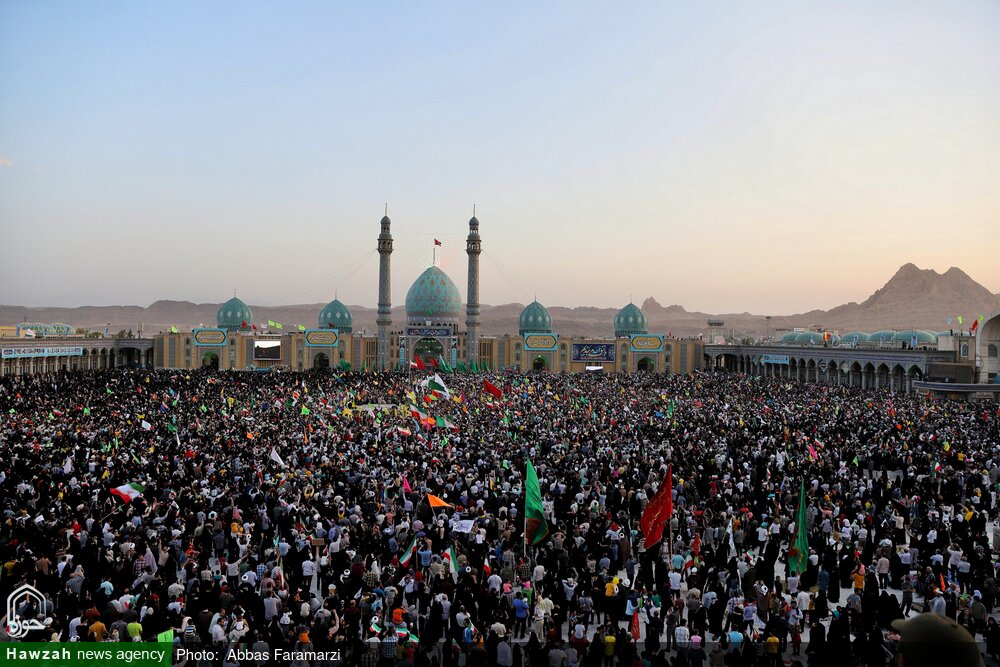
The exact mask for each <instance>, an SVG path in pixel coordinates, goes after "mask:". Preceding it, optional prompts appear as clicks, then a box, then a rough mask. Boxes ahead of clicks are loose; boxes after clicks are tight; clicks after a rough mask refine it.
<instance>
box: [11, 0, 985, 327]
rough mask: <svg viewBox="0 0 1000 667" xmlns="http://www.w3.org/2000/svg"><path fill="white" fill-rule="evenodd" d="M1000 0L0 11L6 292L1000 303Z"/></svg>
mask: <svg viewBox="0 0 1000 667" xmlns="http://www.w3.org/2000/svg"><path fill="white" fill-rule="evenodd" d="M998 34H1000V3H997V2H995V1H983V2H974V1H969V2H957V3H942V2H913V1H910V0H907V1H887V2H880V3H871V2H854V1H845V2H837V3H831V2H797V1H796V2H774V3H738V2H733V3H726V2H709V3H687V2H685V3H628V4H626V5H622V4H620V3H606V2H600V3H599V2H585V1H579V2H545V3H534V2H532V3H527V2H523V3H458V2H449V3H445V2H440V3H412V2H383V3H356V2H325V1H324V2H290V3H274V2H246V1H242V0H241V1H240V2H227V1H219V2H210V3H205V2H184V1H176V2H144V3H135V2H100V3H79V2H68V1H65V2H59V1H53V2H31V1H29V0H17V1H15V0H8V1H7V2H3V3H0V234H2V239H3V241H2V243H0V248H2V252H0V303H7V304H19V305H34V306H41V305H47V306H74V305H112V304H135V305H147V304H149V303H151V302H153V301H155V300H157V299H179V300H189V301H195V302H219V301H223V300H225V299H227V298H229V297H230V296H231V295H232V293H233V290H234V289H236V290H238V294H239V295H240V297H241V298H243V299H244V300H246V301H247V302H249V303H252V304H261V305H279V304H292V303H319V302H325V301H328V300H330V299H332V298H333V297H334V295H336V296H338V297H339V298H340V299H341V300H342V301H345V302H346V303H351V304H360V305H367V306H374V305H375V303H376V301H377V286H378V257H377V255H376V254H375V253H374V249H375V239H376V236H377V235H378V231H379V220H380V218H381V217H382V214H383V207H384V206H385V205H386V204H388V212H389V216H390V218H391V219H392V221H393V236H394V237H395V252H394V254H393V256H392V261H393V266H392V269H393V295H392V298H393V302H394V303H395V304H400V303H402V301H403V299H404V297H405V294H406V290H407V288H408V287H409V285H410V284H411V283H412V281H413V280H414V279H415V278H416V277H417V275H419V273H420V272H421V270H422V269H423V268H425V267H426V266H427V265H428V264H429V263H430V261H431V248H432V244H433V239H435V238H437V239H439V240H440V241H441V242H442V246H441V248H440V256H439V263H440V265H441V267H442V268H443V269H444V270H445V271H447V272H448V273H449V275H451V277H452V278H453V279H454V281H455V282H456V284H457V285H458V286H459V288H460V290H461V292H462V295H463V297H464V296H465V291H466V290H465V285H466V257H465V252H464V250H465V247H464V238H465V235H466V234H467V232H468V227H467V222H468V219H469V218H470V217H471V215H472V209H473V205H475V206H476V214H477V217H478V218H479V220H480V221H481V234H482V238H483V255H482V276H481V301H482V302H483V303H486V304H501V303H510V302H515V301H516V302H521V303H525V302H527V301H530V300H532V299H533V298H535V297H536V296H537V298H538V299H539V300H540V301H542V302H543V303H545V304H546V305H549V306H556V305H561V306H577V305H592V306H601V307H612V306H620V305H623V304H625V303H627V302H628V301H629V300H635V301H636V302H638V303H641V301H642V300H643V299H645V298H646V297H647V296H653V297H654V298H656V299H657V300H658V301H659V302H660V303H661V304H663V305H669V304H675V303H677V304H681V305H684V306H685V307H687V308H689V309H692V310H700V311H705V312H742V311H750V312H755V313H768V314H787V313H795V312H802V311H805V310H809V309H812V308H829V307H832V306H835V305H838V304H841V303H844V302H847V301H861V300H863V299H864V298H866V297H867V296H868V295H869V294H871V293H872V292H873V291H874V290H875V289H877V288H878V287H880V286H881V285H882V284H883V283H885V282H886V280H888V279H889V278H890V277H891V276H892V275H893V273H894V272H895V270H896V269H897V268H898V267H899V266H900V265H902V264H904V263H906V262H913V263H915V264H917V265H918V266H920V267H921V268H933V269H936V270H938V271H941V272H943V271H945V270H946V269H948V268H949V267H950V266H958V267H960V268H962V269H963V270H965V271H966V272H967V273H969V275H971V276H972V278H974V279H975V280H978V281H979V282H981V283H982V284H984V285H985V286H986V287H987V288H989V289H990V290H992V291H994V292H997V291H1000V262H998V261H997V260H998V252H997V249H998V248H1000V187H998V186H997V184H998V183H1000V39H997V35H998Z"/></svg>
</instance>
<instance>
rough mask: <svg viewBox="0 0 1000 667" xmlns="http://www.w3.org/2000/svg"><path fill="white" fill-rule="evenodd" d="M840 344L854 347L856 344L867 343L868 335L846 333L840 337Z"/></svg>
mask: <svg viewBox="0 0 1000 667" xmlns="http://www.w3.org/2000/svg"><path fill="white" fill-rule="evenodd" d="M840 342H841V343H849V344H851V345H856V344H858V343H867V342H868V334H866V333H865V332H864V331H852V332H851V333H846V334H844V335H843V336H841V337H840Z"/></svg>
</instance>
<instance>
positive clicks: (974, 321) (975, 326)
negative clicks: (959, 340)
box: [969, 320, 979, 333]
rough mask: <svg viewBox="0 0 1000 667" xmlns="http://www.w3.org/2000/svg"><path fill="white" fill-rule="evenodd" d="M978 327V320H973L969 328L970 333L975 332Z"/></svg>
mask: <svg viewBox="0 0 1000 667" xmlns="http://www.w3.org/2000/svg"><path fill="white" fill-rule="evenodd" d="M978 328H979V320H973V321H972V326H971V327H970V328H969V331H971V332H972V333H976V329H978Z"/></svg>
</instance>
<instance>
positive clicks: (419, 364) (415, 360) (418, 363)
mask: <svg viewBox="0 0 1000 667" xmlns="http://www.w3.org/2000/svg"><path fill="white" fill-rule="evenodd" d="M413 365H414V366H416V367H417V369H418V370H421V371H424V370H427V366H425V365H424V360H423V359H421V358H420V357H413Z"/></svg>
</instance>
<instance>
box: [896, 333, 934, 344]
mask: <svg viewBox="0 0 1000 667" xmlns="http://www.w3.org/2000/svg"><path fill="white" fill-rule="evenodd" d="M914 336H916V337H917V345H933V344H934V343H936V342H937V336H935V335H934V334H932V333H931V332H930V331H920V330H917V331H897V332H896V335H894V336H893V337H892V342H894V343H909V342H911V341H912V340H913V337H914Z"/></svg>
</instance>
